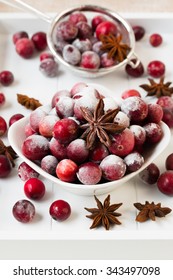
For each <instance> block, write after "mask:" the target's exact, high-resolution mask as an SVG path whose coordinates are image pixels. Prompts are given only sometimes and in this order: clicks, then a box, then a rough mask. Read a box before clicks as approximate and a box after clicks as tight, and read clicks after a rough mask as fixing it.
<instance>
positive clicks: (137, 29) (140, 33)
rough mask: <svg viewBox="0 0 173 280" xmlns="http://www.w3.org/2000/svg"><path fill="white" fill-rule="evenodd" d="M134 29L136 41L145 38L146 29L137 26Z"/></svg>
mask: <svg viewBox="0 0 173 280" xmlns="http://www.w3.org/2000/svg"><path fill="white" fill-rule="evenodd" d="M132 29H133V32H134V35H135V40H136V41H139V40H141V39H142V38H143V37H144V35H145V29H144V28H143V27H142V26H139V25H135V26H133V27H132Z"/></svg>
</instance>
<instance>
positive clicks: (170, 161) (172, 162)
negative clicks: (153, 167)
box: [165, 153, 173, 170]
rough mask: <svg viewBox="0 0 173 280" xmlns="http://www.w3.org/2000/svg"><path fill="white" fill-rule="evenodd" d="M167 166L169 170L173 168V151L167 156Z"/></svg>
mask: <svg viewBox="0 0 173 280" xmlns="http://www.w3.org/2000/svg"><path fill="white" fill-rule="evenodd" d="M165 167H166V169H167V170H173V153H171V154H169V155H168V156H167V158H166V160H165Z"/></svg>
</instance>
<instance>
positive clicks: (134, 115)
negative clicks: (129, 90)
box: [121, 96, 148, 123]
mask: <svg viewBox="0 0 173 280" xmlns="http://www.w3.org/2000/svg"><path fill="white" fill-rule="evenodd" d="M121 110H122V112H124V113H125V114H127V116H128V117H129V118H130V120H131V121H134V122H135V123H137V122H140V121H142V120H144V119H145V118H146V117H147V114H148V105H147V103H146V102H145V101H144V100H143V99H142V98H140V97H138V96H132V97H129V98H126V99H124V100H123V102H122V104H121Z"/></svg>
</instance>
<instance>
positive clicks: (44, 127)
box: [39, 115, 59, 137]
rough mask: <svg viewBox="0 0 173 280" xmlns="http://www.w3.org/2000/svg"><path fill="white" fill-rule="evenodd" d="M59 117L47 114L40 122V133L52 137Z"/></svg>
mask: <svg viewBox="0 0 173 280" xmlns="http://www.w3.org/2000/svg"><path fill="white" fill-rule="evenodd" d="M58 120H59V118H58V117H57V116H55V115H47V116H45V117H44V118H43V119H42V121H41V122H40V123H39V133H40V134H41V135H43V136H45V137H52V133H53V128H54V125H55V123H56V122H57V121H58Z"/></svg>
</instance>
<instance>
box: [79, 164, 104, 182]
mask: <svg viewBox="0 0 173 280" xmlns="http://www.w3.org/2000/svg"><path fill="white" fill-rule="evenodd" d="M77 177H78V179H79V181H80V182H81V183H82V184H84V185H96V184H98V183H99V182H100V180H101V177H102V170H101V168H100V167H99V165H98V164H97V163H94V162H85V163H83V164H81V165H80V166H79V169H78V172H77Z"/></svg>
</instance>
